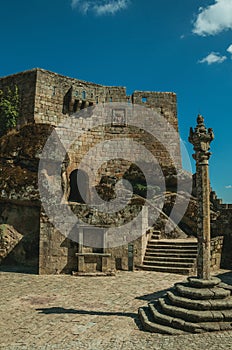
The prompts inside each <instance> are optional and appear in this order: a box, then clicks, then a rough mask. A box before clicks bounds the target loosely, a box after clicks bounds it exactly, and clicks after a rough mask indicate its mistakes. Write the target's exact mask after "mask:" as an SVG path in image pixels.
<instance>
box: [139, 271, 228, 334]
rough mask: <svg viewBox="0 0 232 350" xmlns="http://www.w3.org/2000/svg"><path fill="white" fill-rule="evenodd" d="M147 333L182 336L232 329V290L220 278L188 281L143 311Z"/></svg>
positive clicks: (193, 278) (194, 278) (140, 310)
mask: <svg viewBox="0 0 232 350" xmlns="http://www.w3.org/2000/svg"><path fill="white" fill-rule="evenodd" d="M139 318H140V320H141V322H142V325H143V327H144V329H145V330H147V331H150V332H154V333H162V334H170V335H178V334H185V333H203V332H210V331H225V330H231V329H232V290H231V288H230V286H227V285H226V284H224V283H223V284H222V283H221V280H220V279H219V278H216V277H213V278H211V279H210V280H201V279H198V278H196V277H188V279H187V282H183V283H178V284H175V286H174V287H173V288H172V290H170V291H168V292H167V293H166V295H165V296H164V297H162V298H158V299H157V300H154V301H153V302H151V303H149V304H148V306H147V307H143V308H140V309H139Z"/></svg>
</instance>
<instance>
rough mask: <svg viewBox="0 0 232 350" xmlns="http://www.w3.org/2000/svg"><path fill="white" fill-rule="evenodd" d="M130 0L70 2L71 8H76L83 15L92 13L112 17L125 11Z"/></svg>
mask: <svg viewBox="0 0 232 350" xmlns="http://www.w3.org/2000/svg"><path fill="white" fill-rule="evenodd" d="M129 4H130V0H72V3H71V5H72V8H77V9H78V10H79V11H80V12H82V13H83V14H87V13H88V12H93V13H94V14H96V15H98V16H103V15H114V14H115V13H117V12H119V11H121V10H125V9H126V8H127V7H128V6H129Z"/></svg>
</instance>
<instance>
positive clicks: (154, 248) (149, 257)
mask: <svg viewBox="0 0 232 350" xmlns="http://www.w3.org/2000/svg"><path fill="white" fill-rule="evenodd" d="M154 237H156V236H155V235H152V237H151V240H150V241H149V242H148V244H147V248H146V252H145V256H144V260H143V264H142V265H141V266H140V268H141V269H143V270H147V271H159V272H168V273H178V274H183V275H191V274H193V273H194V272H195V268H196V258H197V240H196V239H195V238H188V239H155V238H154Z"/></svg>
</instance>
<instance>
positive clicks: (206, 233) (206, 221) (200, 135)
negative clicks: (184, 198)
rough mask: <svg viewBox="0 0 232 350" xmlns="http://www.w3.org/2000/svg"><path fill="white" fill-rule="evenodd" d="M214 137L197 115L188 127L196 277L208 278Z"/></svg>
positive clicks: (202, 119)
mask: <svg viewBox="0 0 232 350" xmlns="http://www.w3.org/2000/svg"><path fill="white" fill-rule="evenodd" d="M213 139H214V135H213V130H212V129H208V130H207V129H206V127H205V125H204V118H203V117H202V116H201V115H198V118H197V126H196V127H195V129H194V131H193V129H192V128H190V134H189V142H190V143H192V144H193V146H194V151H195V154H193V158H194V159H195V160H196V188H197V198H198V221H197V237H198V258H197V277H198V278H200V279H205V280H208V279H210V185H209V169H208V165H209V162H208V161H209V158H210V155H211V153H210V152H209V149H210V143H211V141H212V140H213Z"/></svg>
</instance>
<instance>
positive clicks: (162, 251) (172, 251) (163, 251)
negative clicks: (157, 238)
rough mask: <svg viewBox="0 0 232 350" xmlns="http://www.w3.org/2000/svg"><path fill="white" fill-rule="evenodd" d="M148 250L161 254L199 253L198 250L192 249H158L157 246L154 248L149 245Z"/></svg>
mask: <svg viewBox="0 0 232 350" xmlns="http://www.w3.org/2000/svg"><path fill="white" fill-rule="evenodd" d="M146 252H148V253H150V252H152V253H160V254H182V253H183V254H195V255H197V251H196V250H194V249H192V250H190V249H184V250H183V249H166V248H165V249H157V248H153V247H150V246H148V247H147V249H146Z"/></svg>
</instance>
